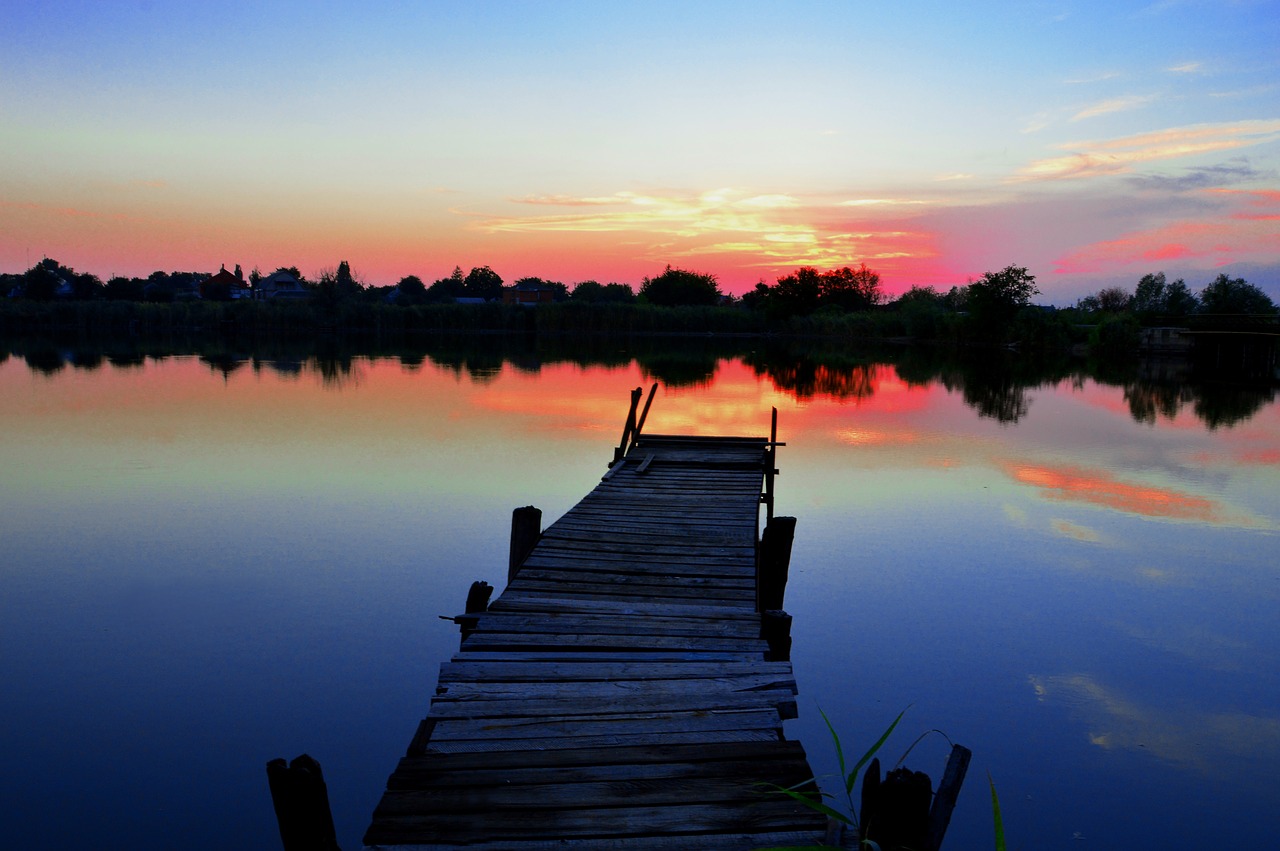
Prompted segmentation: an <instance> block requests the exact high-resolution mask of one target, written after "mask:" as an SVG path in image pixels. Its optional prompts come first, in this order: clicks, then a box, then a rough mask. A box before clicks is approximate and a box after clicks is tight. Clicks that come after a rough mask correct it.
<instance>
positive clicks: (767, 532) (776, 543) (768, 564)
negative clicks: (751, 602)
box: [756, 517, 796, 612]
mask: <svg viewBox="0 0 1280 851" xmlns="http://www.w3.org/2000/svg"><path fill="white" fill-rule="evenodd" d="M795 536H796V519H795V518H794V517H775V518H773V519H772V520H771V521H769V525H768V526H765V528H764V534H763V535H761V536H760V549H759V552H758V553H757V554H756V611H760V612H766V611H768V610H770V609H781V608H782V598H783V595H784V594H785V592H786V590H787V571H788V570H789V569H790V567H791V543H792V541H793V540H794V539H795Z"/></svg>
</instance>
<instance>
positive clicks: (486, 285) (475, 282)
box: [462, 266, 502, 301]
mask: <svg viewBox="0 0 1280 851" xmlns="http://www.w3.org/2000/svg"><path fill="white" fill-rule="evenodd" d="M462 294H463V295H465V296H467V297H468V298H482V299H484V300H485V301H499V300H501V299H502V278H501V277H499V275H498V273H497V272H495V271H493V270H492V269H490V268H489V267H488V266H477V267H475V268H473V269H472V270H471V271H470V272H468V273H467V277H466V280H464V281H463V283H462Z"/></svg>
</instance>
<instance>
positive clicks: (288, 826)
mask: <svg viewBox="0 0 1280 851" xmlns="http://www.w3.org/2000/svg"><path fill="white" fill-rule="evenodd" d="M267 783H268V784H269V785H270V787H271V803H272V804H273V805H274V806H275V811H276V822H277V823H278V824H279V825H280V841H281V842H282V843H283V845H284V851H342V849H341V848H340V847H339V846H338V835H337V831H336V830H334V827H333V811H332V810H331V809H330V807H329V788H328V787H327V786H326V785H325V782H324V773H323V772H322V771H321V770H320V763H319V762H317V761H316V760H315V759H313V758H312V757H310V756H308V755H307V754H303V755H302V756H299V757H297V758H296V759H294V761H293V762H291V763H286V762H285V761H284V760H283V759H273V760H271V761H270V762H268V763H267Z"/></svg>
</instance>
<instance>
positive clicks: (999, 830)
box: [987, 771, 1005, 851]
mask: <svg viewBox="0 0 1280 851" xmlns="http://www.w3.org/2000/svg"><path fill="white" fill-rule="evenodd" d="M987 782H988V783H990V784H991V813H992V815H994V817H995V824H996V851H1005V845H1004V821H1003V820H1001V818H1000V798H999V797H997V796H996V781H994V780H992V779H991V772H989V771H988V772H987Z"/></svg>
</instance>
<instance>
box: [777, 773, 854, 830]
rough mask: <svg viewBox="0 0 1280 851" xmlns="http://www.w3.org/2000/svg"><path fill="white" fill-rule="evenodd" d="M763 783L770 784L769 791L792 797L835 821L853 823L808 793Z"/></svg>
mask: <svg viewBox="0 0 1280 851" xmlns="http://www.w3.org/2000/svg"><path fill="white" fill-rule="evenodd" d="M763 785H767V786H772V787H773V788H772V789H771V790H770V791H772V792H776V793H777V794H779V795H786V796H787V797H788V798H794V799H795V800H796V801H798V802H800V803H801V804H804V805H805V806H806V807H808V808H809V809H811V810H813V811H815V812H819V813H822V814H823V815H825V816H826V817H827V818H833V819H835V820H836V821H838V822H840V823H841V824H853V822H852V821H850V820H849V817H848V816H847V815H845V814H844V813H842V812H840V811H839V810H836V809H832V808H831V807H828V806H827V805H826V804H824V803H822V802H821V801H815V800H814V799H813V798H810V797H809V796H808V795H805V794H802V793H800V792H797V791H795V790H794V789H786V788H783V787H782V786H778V785H777V784H775V783H767V784H763Z"/></svg>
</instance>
